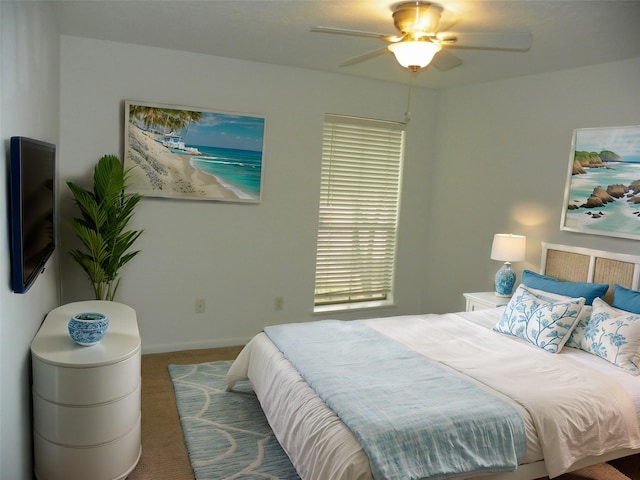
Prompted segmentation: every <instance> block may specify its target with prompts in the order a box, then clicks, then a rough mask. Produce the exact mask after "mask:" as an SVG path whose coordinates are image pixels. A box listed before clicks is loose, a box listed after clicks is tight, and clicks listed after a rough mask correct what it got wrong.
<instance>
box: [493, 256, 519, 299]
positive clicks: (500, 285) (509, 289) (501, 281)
mask: <svg viewBox="0 0 640 480" xmlns="http://www.w3.org/2000/svg"><path fill="white" fill-rule="evenodd" d="M515 284H516V272H514V271H513V269H512V268H511V264H510V263H509V262H506V263H505V264H504V265H502V267H500V270H498V271H497V272H496V277H495V290H496V296H497V297H510V296H511V294H512V293H513V286H514V285H515Z"/></svg>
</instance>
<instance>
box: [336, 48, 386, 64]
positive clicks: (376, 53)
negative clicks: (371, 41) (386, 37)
mask: <svg viewBox="0 0 640 480" xmlns="http://www.w3.org/2000/svg"><path fill="white" fill-rule="evenodd" d="M385 53H389V50H388V49H387V47H383V48H378V49H376V50H372V51H370V52H367V53H363V54H362V55H358V56H357V57H352V58H349V59H347V60H345V61H344V62H342V63H341V64H340V66H341V67H348V66H349V65H355V64H356V63H360V62H364V61H366V60H371V59H372V58H376V57H379V56H380V55H384V54H385Z"/></svg>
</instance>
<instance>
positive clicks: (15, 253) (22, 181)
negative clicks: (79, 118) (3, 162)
mask: <svg viewBox="0 0 640 480" xmlns="http://www.w3.org/2000/svg"><path fill="white" fill-rule="evenodd" d="M10 158H11V160H10V166H9V206H10V210H9V211H10V229H11V281H12V287H13V291H14V292H15V293H25V292H26V291H27V290H28V289H29V287H31V285H32V284H33V283H34V282H35V280H36V278H37V277H38V275H39V274H40V273H41V272H42V271H44V267H45V264H46V262H47V259H48V258H49V257H50V256H51V254H52V253H53V251H54V249H55V238H56V221H55V219H56V198H55V197H56V195H55V193H56V192H55V183H56V182H55V178H56V175H55V172H56V146H55V145H53V144H51V143H47V142H42V141H39V140H34V139H32V138H26V137H11V145H10Z"/></svg>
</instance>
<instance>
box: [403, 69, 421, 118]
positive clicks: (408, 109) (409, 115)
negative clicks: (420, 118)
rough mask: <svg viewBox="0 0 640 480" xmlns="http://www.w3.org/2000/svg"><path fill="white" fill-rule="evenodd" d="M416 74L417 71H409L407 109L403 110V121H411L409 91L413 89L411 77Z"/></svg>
mask: <svg viewBox="0 0 640 480" xmlns="http://www.w3.org/2000/svg"><path fill="white" fill-rule="evenodd" d="M417 74H418V72H412V71H409V93H408V95H407V111H406V112H404V123H409V122H410V121H411V92H412V91H413V77H414V76H415V75H417Z"/></svg>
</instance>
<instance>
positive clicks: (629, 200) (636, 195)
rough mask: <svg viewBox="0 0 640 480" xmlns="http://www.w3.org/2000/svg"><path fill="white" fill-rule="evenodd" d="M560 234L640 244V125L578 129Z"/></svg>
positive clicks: (575, 133)
mask: <svg viewBox="0 0 640 480" xmlns="http://www.w3.org/2000/svg"><path fill="white" fill-rule="evenodd" d="M561 229H562V230H568V231H571V232H581V233H590V234H595V235H608V236H612V237H621V238H631V239H638V240H640V125H636V126H628V127H607V128H579V129H576V130H574V132H573V142H572V145H571V154H570V157H569V169H568V174H567V184H566V188H565V199H564V207H563V212H562V224H561Z"/></svg>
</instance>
